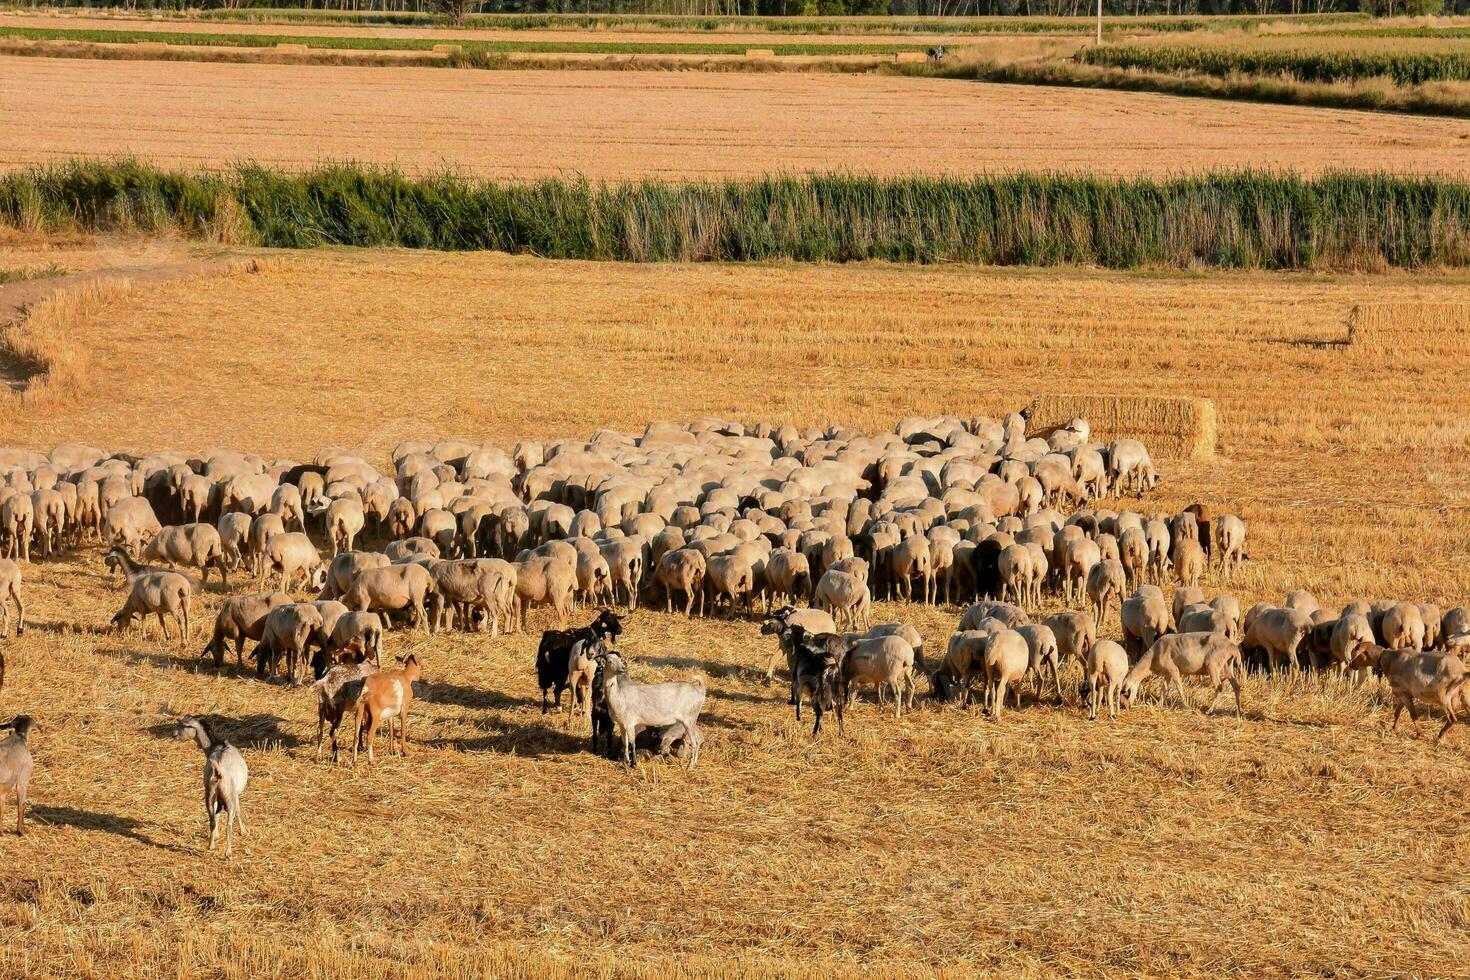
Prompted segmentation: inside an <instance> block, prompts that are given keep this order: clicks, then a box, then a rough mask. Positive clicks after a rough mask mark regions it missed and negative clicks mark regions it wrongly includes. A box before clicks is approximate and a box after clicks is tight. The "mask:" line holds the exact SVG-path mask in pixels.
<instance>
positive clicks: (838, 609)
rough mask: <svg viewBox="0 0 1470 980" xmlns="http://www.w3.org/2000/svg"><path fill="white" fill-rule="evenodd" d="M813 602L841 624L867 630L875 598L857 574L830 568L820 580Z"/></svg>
mask: <svg viewBox="0 0 1470 980" xmlns="http://www.w3.org/2000/svg"><path fill="white" fill-rule="evenodd" d="M812 605H813V606H814V607H816V608H817V609H821V610H823V611H825V612H828V613H831V615H832V618H833V619H834V620H835V621H836V622H837V624H838V625H839V626H842V627H844V628H847V629H851V628H854V627H856V628H859V629H867V627H868V622H869V616H870V615H871V610H872V605H873V597H872V593H871V592H869V591H868V586H867V584H866V583H864V582H863V581H862V580H860V579H859V578H858V577H857V576H855V575H852V574H849V573H847V572H842V571H838V570H836V569H831V568H829V569H828V570H827V571H826V572H824V573H823V574H822V577H821V579H819V580H818V581H817V588H816V591H815V592H814V593H813V594H812Z"/></svg>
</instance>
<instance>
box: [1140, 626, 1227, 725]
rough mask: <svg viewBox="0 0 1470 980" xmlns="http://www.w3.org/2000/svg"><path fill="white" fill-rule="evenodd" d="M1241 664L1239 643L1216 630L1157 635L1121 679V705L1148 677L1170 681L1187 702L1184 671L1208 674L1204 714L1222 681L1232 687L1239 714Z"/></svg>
mask: <svg viewBox="0 0 1470 980" xmlns="http://www.w3.org/2000/svg"><path fill="white" fill-rule="evenodd" d="M1244 670H1245V666H1244V664H1243V662H1242V660H1241V653H1240V647H1238V646H1236V645H1235V644H1234V643H1232V642H1230V641H1229V640H1227V639H1225V637H1224V636H1222V635H1221V634H1219V633H1174V634H1171V635H1169V636H1163V637H1160V638H1159V639H1158V640H1156V641H1155V642H1154V645H1153V646H1152V647H1150V648H1149V651H1148V653H1147V654H1146V655H1145V656H1144V657H1142V658H1141V659H1140V660H1139V661H1138V663H1136V664H1134V665H1133V667H1132V669H1131V670H1129V671H1128V675H1127V676H1126V677H1125V678H1124V679H1123V691H1122V694H1123V707H1125V708H1127V707H1130V706H1131V705H1132V704H1133V700H1134V699H1135V698H1136V697H1138V689H1139V687H1140V686H1141V685H1142V684H1143V683H1144V681H1146V680H1148V679H1149V678H1150V677H1162V678H1164V682H1165V683H1166V684H1167V683H1169V682H1170V681H1172V682H1173V683H1174V688H1175V690H1176V691H1178V693H1179V700H1180V702H1181V703H1182V704H1183V705H1184V706H1185V707H1186V708H1187V707H1189V706H1190V700H1189V695H1188V694H1186V693H1185V690H1184V680H1183V677H1184V676H1185V675H1190V676H1194V675H1199V674H1208V675H1209V678H1210V684H1211V685H1212V686H1213V687H1214V689H1215V693H1214V696H1213V697H1212V698H1211V699H1210V704H1209V707H1207V708H1205V714H1209V713H1210V712H1211V711H1213V710H1214V709H1215V703H1216V702H1217V701H1219V699H1220V693H1221V691H1222V690H1224V687H1225V685H1226V684H1229V685H1230V686H1231V688H1233V689H1234V691H1235V714H1236V717H1240V716H1242V715H1243V714H1244V708H1243V707H1242V706H1241V701H1240V678H1241V674H1242V673H1243V672H1244Z"/></svg>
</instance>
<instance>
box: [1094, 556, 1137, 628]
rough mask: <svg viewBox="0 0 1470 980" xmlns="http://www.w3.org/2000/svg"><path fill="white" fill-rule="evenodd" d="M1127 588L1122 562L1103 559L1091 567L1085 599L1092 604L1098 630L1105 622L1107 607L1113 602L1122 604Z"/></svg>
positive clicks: (1126, 577)
mask: <svg viewBox="0 0 1470 980" xmlns="http://www.w3.org/2000/svg"><path fill="white" fill-rule="evenodd" d="M1127 588H1128V575H1127V573H1126V572H1124V571H1123V563H1122V562H1120V561H1118V560H1117V559H1115V558H1104V559H1103V560H1102V561H1100V562H1098V563H1097V564H1096V565H1094V566H1092V571H1091V572H1089V573H1088V575H1087V598H1088V600H1089V601H1091V603H1092V608H1093V616H1094V618H1095V620H1096V622H1097V628H1098V629H1099V630H1101V629H1102V627H1103V623H1105V622H1107V618H1108V606H1109V605H1110V604H1111V603H1112V602H1114V601H1117V602H1122V601H1123V593H1124V591H1125V590H1127Z"/></svg>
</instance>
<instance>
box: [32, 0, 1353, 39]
mask: <svg viewBox="0 0 1470 980" xmlns="http://www.w3.org/2000/svg"><path fill="white" fill-rule="evenodd" d="M1119 2H1120V0H1107V3H1105V5H1104V7H1105V10H1113V9H1115V8H1118V7H1119ZM15 5H16V6H20V7H27V6H31V7H35V6H41V4H36V3H26V2H24V0H19V2H15ZM44 5H45V6H51V7H54V6H60V7H73V8H74V7H81V8H85V9H88V10H91V9H108V8H112V7H117V8H126V9H128V10H130V11H137V10H139V9H143V10H146V11H147V12H149V13H150V14H153V15H156V16H167V15H170V14H180V13H183V12H185V11H187V13H188V16H189V17H190V18H191V19H199V20H213V21H223V22H234V23H277V24H281V23H291V24H335V25H352V24H358V25H377V26H400V27H427V26H435V25H439V24H443V23H444V22H445V18H444V17H443V16H442V15H440V14H436V13H430V12H419V11H413V10H333V9H327V8H325V7H323V8H315V9H303V8H300V7H291V6H286V5H282V6H274V5H272V4H270V3H268V2H266V3H258V4H255V5H251V6H243V7H219V8H213V9H199V7H198V6H197V5H195V6H190V5H189V4H187V3H186V2H184V0H158V2H154V3H142V4H139V3H137V2H135V0H110V2H109V0H48V2H47V3H46V4H44ZM486 6H493V5H491V4H486ZM802 6H803V5H802V4H800V3H796V2H791V3H790V4H789V5H786V4H783V8H788V9H790V10H791V11H793V12H796V11H799V10H800V9H801V8H802ZM997 6H999V5H997ZM824 12H825V11H824ZM1087 13H1088V15H1089V16H1084V17H1054V16H1036V17H1020V16H1004V15H990V16H978V17H977V16H945V17H924V16H903V17H883V16H869V17H842V16H818V17H812V16H801V15H794V16H728V15H723V16H722V15H714V16H710V15H684V14H637V13H471V14H468V15H466V16H465V17H464V18H463V21H462V26H464V27H475V28H487V29H494V30H505V31H538V30H557V31H564V30H597V31H680V32H690V31H692V32H720V31H727V32H728V31H739V32H741V33H761V32H769V33H775V34H782V33H789V34H851V35H863V34H955V35H965V34H1079V33H1087V32H1088V31H1090V30H1091V27H1092V24H1091V17H1090V14H1091V11H1090V10H1089V11H1088V12H1087ZM1119 13H1120V15H1114V14H1112V13H1110V14H1109V15H1108V16H1107V17H1105V18H1104V30H1106V31H1107V32H1109V33H1162V32H1175V31H1200V30H1252V29H1256V28H1259V27H1261V26H1263V25H1266V24H1282V23H1290V24H1304V25H1320V26H1323V27H1331V26H1336V25H1346V24H1351V23H1352V22H1355V21H1362V20H1365V19H1366V18H1365V15H1363V14H1358V13H1352V12H1348V13H1333V14H1222V15H1214V14H1212V15H1209V16H1201V15H1184V16H1180V15H1173V16H1157V15H1147V14H1145V15H1137V14H1133V15H1127V14H1126V13H1123V12H1122V11H1121V10H1120V11H1119Z"/></svg>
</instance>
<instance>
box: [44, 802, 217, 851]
mask: <svg viewBox="0 0 1470 980" xmlns="http://www.w3.org/2000/svg"><path fill="white" fill-rule="evenodd" d="M30 817H31V819H32V820H34V821H35V822H37V823H45V824H52V825H54V826H63V827H76V828H78V829H79V830H95V831H100V832H101V833H104V834H113V835H114V836H117V837H126V838H127V839H128V840H135V841H137V842H138V843H140V844H147V845H148V846H149V847H157V848H161V849H163V850H165V851H173V852H175V853H177V854H188V853H191V852H190V851H188V850H186V849H185V848H182V847H179V846H178V845H176V844H160V843H159V842H158V841H156V840H154V839H153V838H151V837H149V836H148V835H147V834H143V833H140V832H139V828H141V827H143V826H145V825H144V823H143V822H142V821H141V820H136V819H134V818H133V817H123V816H119V815H117V814H115V813H101V812H98V811H95V810H79V809H77V808H76V807H70V806H47V805H45V804H32V805H31V806H30Z"/></svg>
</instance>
